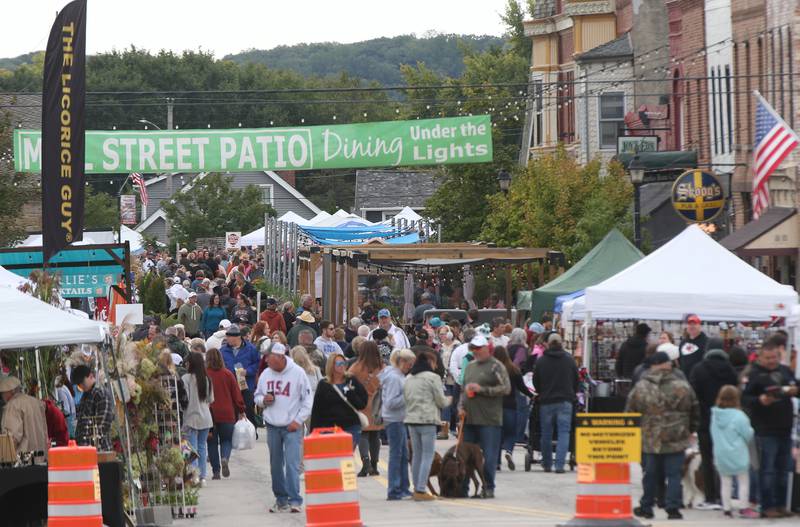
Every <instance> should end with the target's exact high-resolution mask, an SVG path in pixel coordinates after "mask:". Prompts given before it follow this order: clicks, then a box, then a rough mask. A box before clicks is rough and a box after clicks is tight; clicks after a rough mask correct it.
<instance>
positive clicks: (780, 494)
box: [756, 436, 792, 511]
mask: <svg viewBox="0 0 800 527" xmlns="http://www.w3.org/2000/svg"><path fill="white" fill-rule="evenodd" d="M756 447H757V448H758V457H759V469H758V484H759V489H760V490H761V510H762V511H766V510H769V509H776V508H785V507H786V490H787V488H786V487H787V480H788V478H789V472H791V464H792V439H791V437H789V436H786V437H780V436H756Z"/></svg>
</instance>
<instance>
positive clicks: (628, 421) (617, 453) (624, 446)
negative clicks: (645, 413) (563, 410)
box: [575, 413, 642, 463]
mask: <svg viewBox="0 0 800 527" xmlns="http://www.w3.org/2000/svg"><path fill="white" fill-rule="evenodd" d="M641 418H642V414H635V413H596V414H578V415H577V426H576V427H575V458H576V461H577V462H578V463H640V462H641V460H642V430H641V428H640V426H641Z"/></svg>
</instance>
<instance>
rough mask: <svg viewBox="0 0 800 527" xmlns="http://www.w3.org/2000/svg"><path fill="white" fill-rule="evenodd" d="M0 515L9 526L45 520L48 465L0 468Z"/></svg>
mask: <svg viewBox="0 0 800 527" xmlns="http://www.w3.org/2000/svg"><path fill="white" fill-rule="evenodd" d="M0 516H2V518H3V520H2V524H3V525H5V526H9V527H17V526H19V527H22V526H29V525H42V524H43V522H44V521H46V520H47V466H45V465H33V466H28V467H18V468H4V469H0Z"/></svg>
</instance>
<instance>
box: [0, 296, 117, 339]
mask: <svg viewBox="0 0 800 527" xmlns="http://www.w3.org/2000/svg"><path fill="white" fill-rule="evenodd" d="M0 313H3V328H4V329H3V331H0V349H7V348H34V347H38V346H59V345H62V344H83V343H89V342H102V341H103V339H104V338H105V336H106V334H107V325H106V324H104V323H101V322H96V321H93V320H88V319H85V318H81V317H78V316H75V315H73V314H72V313H69V312H67V311H63V310H61V309H58V308H56V307H53V306H51V305H48V304H45V303H44V302H42V301H41V300H39V299H37V298H34V297H32V296H30V295H27V294H25V293H22V292H20V291H17V290H16V289H14V288H12V287H0Z"/></svg>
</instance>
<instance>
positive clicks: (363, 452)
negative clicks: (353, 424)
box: [358, 430, 381, 469]
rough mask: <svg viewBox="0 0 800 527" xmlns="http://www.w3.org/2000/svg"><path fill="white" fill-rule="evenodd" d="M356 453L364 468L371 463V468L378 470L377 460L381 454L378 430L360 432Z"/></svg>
mask: <svg viewBox="0 0 800 527" xmlns="http://www.w3.org/2000/svg"><path fill="white" fill-rule="evenodd" d="M358 453H359V455H360V456H361V461H362V462H363V463H364V466H365V467H368V466H369V465H370V462H371V463H372V468H373V469H377V468H378V458H379V457H380V454H381V432H380V430H370V431H368V432H361V437H359V438H358Z"/></svg>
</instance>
